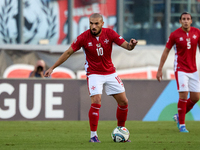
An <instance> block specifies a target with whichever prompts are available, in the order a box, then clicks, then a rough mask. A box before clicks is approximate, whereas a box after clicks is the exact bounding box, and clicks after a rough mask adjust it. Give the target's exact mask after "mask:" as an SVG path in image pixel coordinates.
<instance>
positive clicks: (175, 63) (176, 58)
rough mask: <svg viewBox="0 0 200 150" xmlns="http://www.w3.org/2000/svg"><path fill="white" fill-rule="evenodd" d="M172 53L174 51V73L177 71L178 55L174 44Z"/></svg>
mask: <svg viewBox="0 0 200 150" xmlns="http://www.w3.org/2000/svg"><path fill="white" fill-rule="evenodd" d="M174 51H175V58H174V71H176V70H177V65H178V55H177V48H176V44H174Z"/></svg>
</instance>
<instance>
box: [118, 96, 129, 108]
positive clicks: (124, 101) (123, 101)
mask: <svg viewBox="0 0 200 150" xmlns="http://www.w3.org/2000/svg"><path fill="white" fill-rule="evenodd" d="M118 104H119V105H120V106H126V105H128V99H127V98H126V99H124V100H122V101H119V102H118Z"/></svg>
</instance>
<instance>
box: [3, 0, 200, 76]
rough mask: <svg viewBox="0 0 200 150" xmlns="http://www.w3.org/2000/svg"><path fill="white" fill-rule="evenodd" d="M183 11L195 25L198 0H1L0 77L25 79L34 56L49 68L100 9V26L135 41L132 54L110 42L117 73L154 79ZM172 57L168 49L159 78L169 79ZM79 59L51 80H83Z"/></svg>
mask: <svg viewBox="0 0 200 150" xmlns="http://www.w3.org/2000/svg"><path fill="white" fill-rule="evenodd" d="M185 11H187V12H189V13H191V15H192V17H193V24H192V26H194V27H197V28H200V20H199V18H200V13H199V12H200V0H1V1H0V64H1V65H0V77H3V78H27V77H28V74H29V73H30V71H31V70H32V69H33V68H34V65H35V63H36V61H37V60H39V59H43V60H44V61H45V62H46V68H48V67H50V66H51V65H53V64H54V63H55V61H56V60H57V59H58V57H59V56H60V55H61V54H62V53H63V52H64V51H65V50H66V49H67V48H68V47H69V46H70V44H71V43H72V42H73V40H75V38H76V37H77V36H78V35H79V34H81V33H82V32H84V31H85V30H87V29H89V21H88V19H89V16H90V15H91V14H93V13H101V14H102V15H103V18H104V22H105V24H104V27H108V28H112V29H114V30H115V31H117V32H118V33H119V34H120V35H121V36H123V37H124V39H126V40H127V41H129V40H130V39H131V38H135V39H137V40H138V41H139V43H138V46H137V47H136V48H135V50H134V51H133V52H126V51H122V49H121V48H120V47H118V46H115V45H114V50H113V63H114V64H115V67H116V68H117V70H118V73H119V74H120V76H121V77H122V78H134V79H155V76H156V72H157V67H158V64H159V59H160V57H161V54H162V51H163V49H164V47H165V43H166V41H167V39H168V37H169V35H170V33H171V32H173V31H174V30H175V29H177V28H179V27H180V24H179V17H180V14H181V13H182V12H185ZM172 51H173V50H172ZM124 60H127V61H124ZM173 60H174V52H171V53H170V55H169V58H168V60H167V62H166V64H165V66H164V68H163V71H164V74H163V76H164V79H174V75H173ZM84 61H85V58H84V54H83V52H82V50H80V51H78V52H77V53H76V54H74V55H73V56H72V58H70V59H69V60H68V61H67V62H65V63H63V65H61V66H60V68H58V70H55V73H56V72H57V74H54V75H52V78H78V79H79V78H85V75H84V74H85V72H84ZM16 69H18V70H17V71H16ZM16 72H17V73H16ZM69 74H70V75H69Z"/></svg>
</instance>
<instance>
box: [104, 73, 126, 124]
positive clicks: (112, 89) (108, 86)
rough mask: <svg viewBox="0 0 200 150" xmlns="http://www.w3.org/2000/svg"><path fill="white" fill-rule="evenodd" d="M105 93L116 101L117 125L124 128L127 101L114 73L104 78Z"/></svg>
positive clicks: (119, 80)
mask: <svg viewBox="0 0 200 150" xmlns="http://www.w3.org/2000/svg"><path fill="white" fill-rule="evenodd" d="M105 91H106V93H107V95H112V96H113V97H114V98H115V100H116V101H117V104H118V106H117V112H116V117H117V120H118V122H117V125H118V126H125V121H126V119H127V113H128V99H127V98H126V94H125V89H124V85H123V83H122V81H121V79H120V78H119V77H118V75H117V74H116V73H114V74H111V75H107V76H106V83H105Z"/></svg>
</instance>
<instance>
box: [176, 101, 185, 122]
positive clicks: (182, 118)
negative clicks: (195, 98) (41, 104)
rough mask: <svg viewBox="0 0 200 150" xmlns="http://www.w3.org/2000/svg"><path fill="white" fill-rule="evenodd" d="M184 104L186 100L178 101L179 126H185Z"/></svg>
mask: <svg viewBox="0 0 200 150" xmlns="http://www.w3.org/2000/svg"><path fill="white" fill-rule="evenodd" d="M186 103H187V100H184V99H179V100H178V117H179V124H185V114H186Z"/></svg>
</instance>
